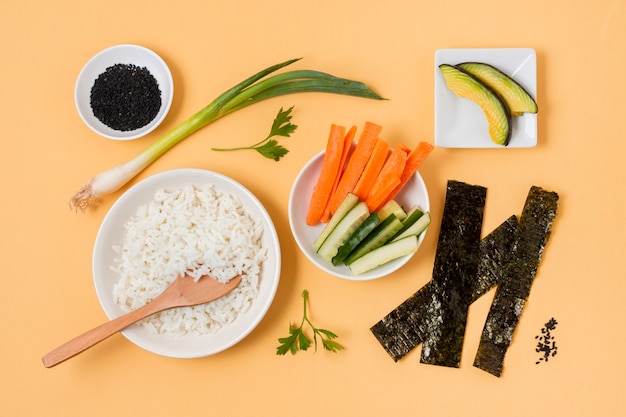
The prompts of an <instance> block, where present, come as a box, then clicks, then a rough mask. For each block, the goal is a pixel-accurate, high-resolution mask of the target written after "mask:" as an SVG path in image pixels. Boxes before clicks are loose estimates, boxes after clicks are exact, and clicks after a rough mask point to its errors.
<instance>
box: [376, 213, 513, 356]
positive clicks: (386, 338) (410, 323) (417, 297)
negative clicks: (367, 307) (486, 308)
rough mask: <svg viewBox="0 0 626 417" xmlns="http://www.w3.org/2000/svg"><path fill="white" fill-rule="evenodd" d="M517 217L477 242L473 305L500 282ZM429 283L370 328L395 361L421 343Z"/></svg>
mask: <svg viewBox="0 0 626 417" xmlns="http://www.w3.org/2000/svg"><path fill="white" fill-rule="evenodd" d="M516 227H517V217H516V216H514V215H513V216H511V217H509V218H508V219H507V220H505V221H504V222H503V223H502V224H501V225H500V226H498V227H497V228H496V229H494V230H493V231H492V232H491V233H490V234H489V235H487V236H485V237H484V238H483V239H482V240H481V241H480V262H479V264H478V274H477V277H476V279H475V280H474V286H473V290H472V302H474V301H476V300H477V299H479V298H480V297H482V296H483V295H484V294H486V293H487V292H488V291H489V290H491V289H492V288H493V287H494V286H495V285H496V284H497V283H498V282H499V281H500V279H501V276H502V267H501V266H502V265H503V259H504V257H505V256H506V255H507V254H508V253H509V251H510V249H511V244H512V242H513V233H514V231H515V228H516ZM430 284H431V283H430V282H428V283H427V284H426V285H424V286H423V287H422V288H420V289H419V290H418V291H417V292H416V293H414V294H413V295H412V296H411V297H409V298H408V299H407V300H405V301H404V302H403V303H402V304H400V305H399V306H398V307H396V308H395V309H394V310H392V311H391V312H390V313H389V314H387V315H386V316H385V317H383V318H382V319H381V320H380V321H379V322H378V323H376V324H375V325H374V326H372V327H371V328H370V331H371V332H372V334H373V335H374V337H376V339H377V340H378V342H379V343H380V344H381V345H382V347H383V348H384V349H385V350H386V351H387V353H388V354H389V356H390V357H391V358H392V359H393V360H394V361H395V362H397V361H399V360H400V359H402V358H403V357H404V356H406V355H407V354H408V353H409V352H410V351H411V350H413V349H414V348H415V347H416V346H417V345H419V344H420V343H422V341H423V340H424V326H425V318H426V315H427V314H428V313H427V311H426V305H427V304H426V301H427V300H429V299H430V298H431V286H430Z"/></svg>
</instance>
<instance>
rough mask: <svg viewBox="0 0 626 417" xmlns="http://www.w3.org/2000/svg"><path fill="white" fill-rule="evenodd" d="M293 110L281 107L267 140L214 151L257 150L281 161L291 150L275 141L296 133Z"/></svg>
mask: <svg viewBox="0 0 626 417" xmlns="http://www.w3.org/2000/svg"><path fill="white" fill-rule="evenodd" d="M292 110H293V106H291V107H290V108H289V109H287V110H283V108H282V107H281V108H280V110H279V112H278V114H277V115H276V117H275V118H274V122H273V123H272V129H271V130H270V133H269V135H267V137H266V138H265V139H263V140H262V141H260V142H257V143H255V144H254V145H250V146H243V147H238V148H211V149H212V150H214V151H218V152H227V151H241V150H245V149H249V150H255V151H257V152H258V153H260V154H261V155H263V156H264V157H266V158H269V159H273V160H274V161H279V160H280V158H282V157H283V156H285V155H287V153H289V150H288V149H287V148H285V147H284V146H282V145H280V144H279V143H278V141H277V140H276V139H273V138H274V137H276V136H282V137H286V138H288V137H290V136H291V134H292V133H293V132H295V130H296V128H297V127H298V126H297V125H294V124H292V123H291V111H292Z"/></svg>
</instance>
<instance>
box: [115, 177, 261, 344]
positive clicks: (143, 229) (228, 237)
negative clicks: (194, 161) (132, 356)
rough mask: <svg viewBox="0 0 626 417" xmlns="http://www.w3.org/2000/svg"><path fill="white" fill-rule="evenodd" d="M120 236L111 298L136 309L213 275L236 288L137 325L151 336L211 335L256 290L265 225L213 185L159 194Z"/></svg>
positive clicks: (245, 306)
mask: <svg viewBox="0 0 626 417" xmlns="http://www.w3.org/2000/svg"><path fill="white" fill-rule="evenodd" d="M125 227H126V238H125V240H124V242H122V243H121V244H120V245H116V246H115V247H114V248H113V249H114V251H115V252H116V254H117V255H118V258H117V259H116V260H115V266H114V270H115V271H116V272H117V273H118V274H119V281H118V282H117V283H116V284H115V286H114V289H113V296H114V300H115V302H116V303H117V304H120V305H121V306H122V308H124V309H125V310H128V311H130V310H134V309H136V308H138V307H140V306H142V305H144V304H146V303H147V302H149V301H151V300H152V299H154V298H155V297H156V296H157V295H159V294H160V293H161V292H163V291H164V290H165V288H166V287H167V286H168V285H169V284H170V283H171V282H172V281H174V279H176V277H178V276H180V275H182V274H184V273H187V274H189V275H191V276H193V277H195V278H196V279H199V278H200V277H201V276H202V275H206V274H208V275H211V276H213V277H214V278H216V279H217V280H219V281H221V282H228V281H229V280H230V279H232V278H233V277H235V276H237V275H241V276H242V281H241V283H240V284H239V285H238V286H237V288H235V289H234V290H233V291H232V292H230V293H229V294H227V295H226V296H224V297H222V298H220V299H217V300H215V301H213V302H211V303H208V304H204V305H200V306H194V307H182V308H175V309H171V310H166V311H164V312H161V313H158V314H155V315H153V316H151V317H149V318H147V319H144V320H142V321H141V322H140V323H141V324H142V325H144V326H147V327H148V328H149V329H150V330H151V331H153V332H155V333H170V334H181V335H182V334H187V333H190V332H192V333H196V334H207V333H215V332H216V331H218V330H219V329H220V328H222V326H224V325H225V324H228V323H231V322H233V321H234V320H235V319H236V318H237V316H238V315H239V314H242V313H244V312H246V311H247V310H248V309H249V308H250V306H251V305H252V303H253V301H254V299H255V298H256V296H257V293H258V291H259V279H260V273H261V265H262V262H263V260H264V259H265V257H266V250H264V249H263V248H262V245H261V236H262V234H263V225H262V224H261V222H260V221H259V220H258V219H254V218H253V217H252V216H251V215H250V213H248V212H247V211H246V210H245V209H244V207H243V205H242V204H241V201H239V199H238V198H237V197H235V196H233V195H232V194H229V193H225V192H222V191H220V190H217V189H215V187H214V186H213V185H206V186H202V187H199V186H191V185H189V186H185V187H183V188H180V189H176V190H165V189H162V190H159V191H158V192H157V193H156V195H155V197H154V199H153V200H152V201H151V202H150V203H148V204H146V205H144V206H141V207H140V208H139V209H138V211H137V213H136V214H135V215H134V216H133V217H132V218H131V219H130V220H129V221H128V222H127V223H126V225H125Z"/></svg>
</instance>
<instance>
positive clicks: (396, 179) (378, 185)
mask: <svg viewBox="0 0 626 417" xmlns="http://www.w3.org/2000/svg"><path fill="white" fill-rule="evenodd" d="M406 161H407V154H406V152H404V150H402V148H397V147H396V148H393V150H392V151H391V154H389V158H387V161H385V165H383V168H382V169H381V170H380V172H379V174H378V177H376V180H375V181H374V184H373V185H372V188H371V189H370V191H369V193H368V194H367V198H366V199H365V202H366V203H367V207H368V208H369V209H370V211H374V210H376V209H378V207H379V206H380V205H381V204H382V203H383V202H386V201H387V197H388V195H389V193H390V192H392V191H393V190H394V189H395V187H397V186H398V185H399V184H400V181H401V179H400V178H401V176H402V173H403V172H404V167H405V166H406ZM390 184H394V185H393V187H392V186H391V185H390Z"/></svg>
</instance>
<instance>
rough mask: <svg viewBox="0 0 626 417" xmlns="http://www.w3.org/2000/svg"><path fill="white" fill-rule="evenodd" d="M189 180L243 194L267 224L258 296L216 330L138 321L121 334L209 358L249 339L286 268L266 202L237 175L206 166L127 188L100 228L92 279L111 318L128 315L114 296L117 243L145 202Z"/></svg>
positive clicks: (166, 352)
mask: <svg viewBox="0 0 626 417" xmlns="http://www.w3.org/2000/svg"><path fill="white" fill-rule="evenodd" d="M189 184H191V185H201V184H214V185H215V187H216V189H219V190H221V191H224V192H228V193H230V194H232V195H234V196H236V197H238V198H239V200H240V201H241V203H242V205H243V206H244V208H245V209H246V211H247V212H248V213H250V214H251V215H252V216H254V217H255V218H258V219H260V220H261V222H262V224H263V227H264V232H263V237H262V240H261V244H262V245H263V247H264V248H267V259H266V260H265V261H264V262H263V265H262V272H261V275H260V284H259V293H258V296H257V298H256V299H255V300H254V301H253V303H252V306H251V307H250V309H249V310H248V311H247V312H245V313H243V314H240V315H239V316H238V317H237V319H236V320H235V321H234V322H233V323H230V324H228V325H225V326H224V327H223V328H222V329H220V330H219V331H218V332H217V333H215V334H205V335H196V334H186V335H170V334H164V333H163V334H156V333H153V332H151V331H150V330H148V329H147V328H146V327H144V326H141V325H138V324H135V325H132V326H130V327H128V328H126V329H125V330H123V331H122V334H123V335H124V336H125V337H126V338H127V339H128V340H130V341H131V342H133V343H134V344H136V345H137V346H139V347H141V348H143V349H145V350H147V351H150V352H152V353H156V354H159V355H162V356H167V357H172V358H198V357H204V356H210V355H213V354H216V353H218V352H221V351H223V350H225V349H228V348H229V347H231V346H233V345H235V344H236V343H238V342H239V341H241V340H242V339H244V338H245V337H246V336H247V335H248V334H249V333H250V332H251V331H252V330H254V328H255V327H256V326H257V325H258V324H259V322H260V321H261V319H262V318H263V317H264V316H265V314H266V313H267V311H268V309H269V307H270V305H271V304H272V301H273V300H274V296H275V294H276V291H277V289H278V282H279V279H280V271H281V252H280V244H279V241H278V235H277V233H276V229H275V227H274V224H273V222H272V220H271V218H270V216H269V214H268V213H267V211H266V210H265V208H264V207H263V205H262V204H261V202H260V201H259V200H258V199H257V198H256V197H255V196H254V195H253V194H252V193H251V192H250V191H248V190H247V189H246V188H245V187H244V186H242V185H241V184H239V183H237V182H236V181H234V180H233V179H231V178H228V177H226V176H224V175H222V174H218V173H215V172H212V171H206V170H202V169H175V170H170V171H165V172H162V173H159V174H155V175H153V176H151V177H148V178H146V179H144V180H143V181H141V182H139V183H137V184H136V185H134V186H133V187H131V188H130V189H129V190H128V191H126V192H125V193H124V194H123V195H122V196H121V197H120V198H119V199H118V200H117V201H116V202H115V203H114V204H113V206H112V207H111V209H110V210H109V212H108V213H107V214H106V216H105V218H104V220H103V222H102V224H101V226H100V230H99V231H98V234H97V237H96V242H95V246H94V250H93V280H94V285H95V288H96V294H97V296H98V299H99V301H100V304H101V305H102V308H103V310H104V312H105V313H106V315H107V316H108V317H109V318H110V319H113V318H115V317H118V316H120V315H122V314H124V313H126V311H125V310H124V309H122V307H121V306H120V305H118V304H116V303H115V301H114V299H113V286H114V284H115V283H116V282H117V281H118V280H119V275H118V274H117V273H116V272H114V271H113V270H112V266H114V264H115V261H114V259H115V258H116V256H117V254H116V253H115V252H114V250H113V246H114V245H120V244H121V243H122V242H123V241H124V239H125V233H126V232H125V228H124V225H125V224H126V223H127V222H128V220H129V219H130V218H131V217H132V216H133V215H134V214H135V213H136V212H137V209H138V208H139V207H140V206H143V205H145V204H148V203H149V202H150V201H152V199H153V198H154V195H155V193H156V192H157V191H158V190H160V189H163V188H165V189H178V188H182V187H184V186H185V185H189Z"/></svg>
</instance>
